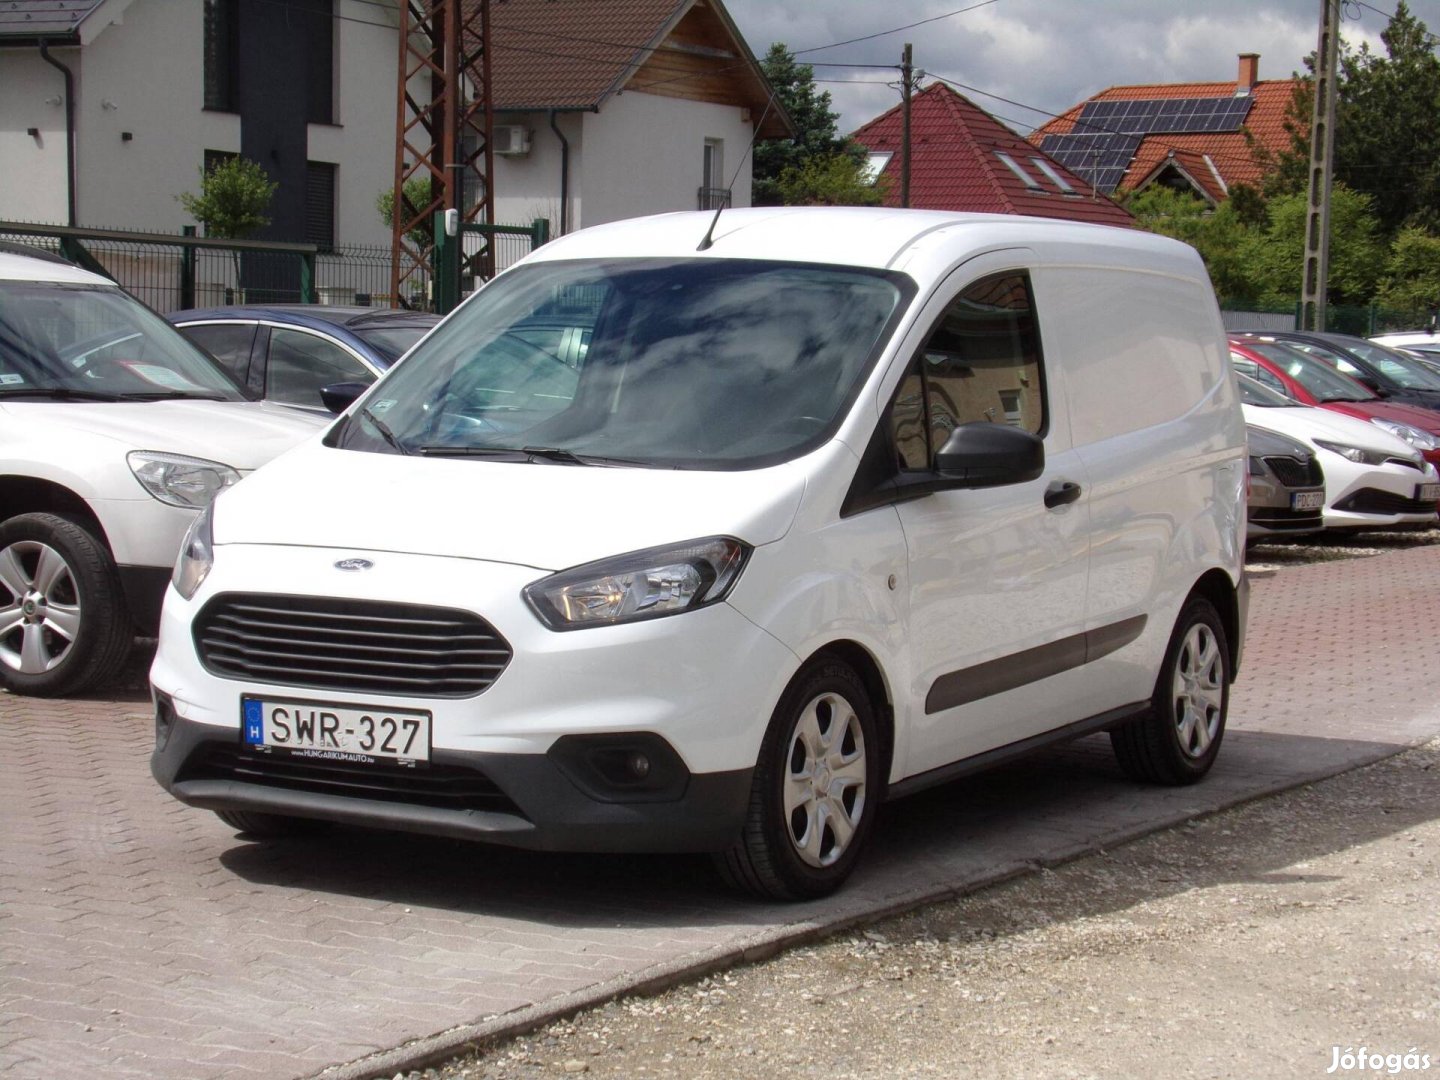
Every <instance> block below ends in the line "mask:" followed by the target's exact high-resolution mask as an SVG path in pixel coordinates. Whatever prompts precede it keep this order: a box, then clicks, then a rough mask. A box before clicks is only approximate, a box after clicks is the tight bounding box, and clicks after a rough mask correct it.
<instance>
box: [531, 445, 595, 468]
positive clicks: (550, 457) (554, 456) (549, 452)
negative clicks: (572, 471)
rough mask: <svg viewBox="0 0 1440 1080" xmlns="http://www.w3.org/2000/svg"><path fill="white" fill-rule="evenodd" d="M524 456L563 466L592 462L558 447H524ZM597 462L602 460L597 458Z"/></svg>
mask: <svg viewBox="0 0 1440 1080" xmlns="http://www.w3.org/2000/svg"><path fill="white" fill-rule="evenodd" d="M520 452H521V453H522V454H529V455H530V456H531V457H532V458H543V459H544V460H546V461H558V462H559V463H560V464H562V465H589V464H590V462H589V461H586V460H584V459H583V458H580V457H577V456H576V455H575V454H573V453H571V452H570V451H569V450H561V449H560V448H559V447H558V446H522V447H521V448H520ZM596 460H602V459H599V458H597V459H596Z"/></svg>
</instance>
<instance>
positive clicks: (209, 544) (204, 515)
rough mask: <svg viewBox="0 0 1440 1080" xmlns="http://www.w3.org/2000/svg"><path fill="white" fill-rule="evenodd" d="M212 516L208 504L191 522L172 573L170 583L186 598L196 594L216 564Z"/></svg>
mask: <svg viewBox="0 0 1440 1080" xmlns="http://www.w3.org/2000/svg"><path fill="white" fill-rule="evenodd" d="M211 517H212V514H211V509H210V507H208V506H207V507H206V508H205V509H204V510H202V511H200V516H199V517H197V518H196V519H195V520H194V521H192V522H191V523H190V528H189V529H188V530H187V531H186V533H185V539H184V540H182V541H181V543H180V557H179V558H178V559H176V560H175V570H174V572H173V573H171V575H170V584H172V585H174V586H175V591H176V592H178V593H179V594H180V595H181V596H183V597H184V598H185V599H186V600H189V599H190V598H191V597H192V596H194V595H195V590H196V589H198V588H200V584H201V582H203V581H204V580H205V575H206V574H208V573H210V567H212V566H213V565H215V542H214V538H213V536H212V533H211Z"/></svg>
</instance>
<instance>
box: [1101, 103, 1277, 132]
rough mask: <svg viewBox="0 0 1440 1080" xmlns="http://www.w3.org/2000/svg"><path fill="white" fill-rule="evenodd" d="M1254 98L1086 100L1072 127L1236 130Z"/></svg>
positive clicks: (1103, 129)
mask: <svg viewBox="0 0 1440 1080" xmlns="http://www.w3.org/2000/svg"><path fill="white" fill-rule="evenodd" d="M1253 100H1254V99H1252V98H1250V97H1235V96H1233V95H1232V96H1230V97H1210V98H1130V99H1124V100H1118V101H1087V102H1086V103H1085V105H1084V107H1083V108H1082V109H1081V110H1080V118H1079V120H1078V121H1076V124H1075V130H1076V131H1077V132H1080V131H1087V130H1088V131H1090V132H1092V133H1093V132H1103V131H1110V132H1118V133H1122V134H1125V135H1158V134H1180V133H1185V132H1222V131H1239V130H1240V128H1241V126H1242V125H1243V124H1244V123H1245V117H1246V116H1248V115H1249V113H1250V106H1251V104H1253Z"/></svg>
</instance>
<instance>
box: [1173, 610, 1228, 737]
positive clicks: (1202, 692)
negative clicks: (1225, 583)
mask: <svg viewBox="0 0 1440 1080" xmlns="http://www.w3.org/2000/svg"><path fill="white" fill-rule="evenodd" d="M1173 694H1174V698H1175V701H1174V705H1173V707H1172V708H1173V713H1174V716H1175V734H1176V737H1177V738H1178V740H1179V743H1180V749H1181V751H1182V752H1183V753H1184V754H1185V755H1186V756H1187V757H1190V758H1197V759H1198V758H1203V757H1204V756H1205V755H1206V753H1208V752H1209V750H1210V744H1211V743H1212V742H1214V741H1215V736H1216V735H1217V734H1218V733H1219V731H1220V723H1221V720H1222V719H1223V718H1224V715H1225V663H1224V660H1223V659H1222V658H1221V656H1220V643H1219V642H1218V641H1217V640H1216V639H1215V632H1214V631H1213V630H1212V629H1211V628H1210V627H1209V626H1207V625H1206V624H1205V623H1203V622H1197V623H1194V624H1193V625H1192V626H1191V627H1190V629H1189V630H1188V631H1187V632H1186V634H1185V640H1184V643H1183V644H1182V645H1181V646H1180V656H1179V658H1178V660H1177V663H1176V664H1175V679H1174V690H1173Z"/></svg>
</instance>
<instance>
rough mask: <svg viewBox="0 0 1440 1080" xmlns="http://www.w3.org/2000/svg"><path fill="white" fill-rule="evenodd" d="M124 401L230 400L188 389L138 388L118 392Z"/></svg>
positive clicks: (118, 396)
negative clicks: (130, 391) (132, 390)
mask: <svg viewBox="0 0 1440 1080" xmlns="http://www.w3.org/2000/svg"><path fill="white" fill-rule="evenodd" d="M115 396H116V397H117V398H119V399H121V400H122V401H230V400H232V399H230V398H227V397H225V396H224V395H222V394H192V393H190V392H189V391H186V390H137V391H135V392H133V393H129V394H116V395H115Z"/></svg>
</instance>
